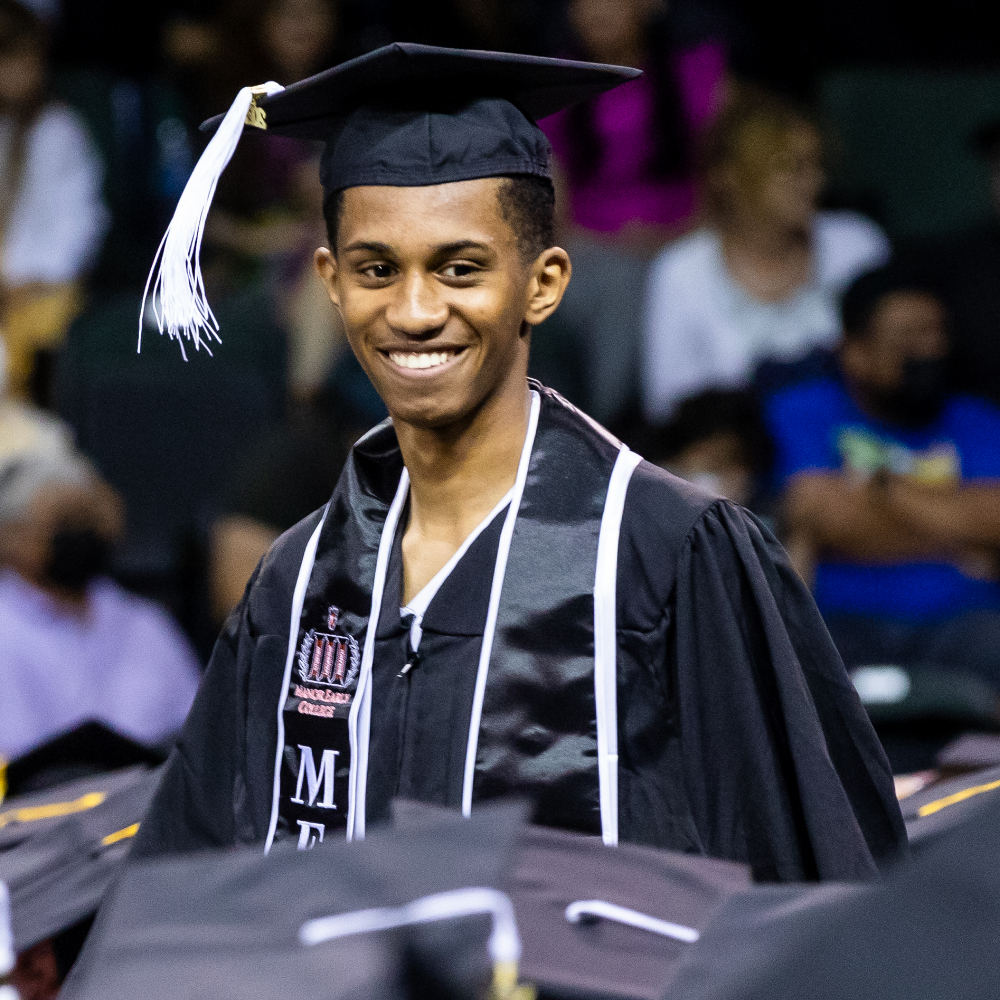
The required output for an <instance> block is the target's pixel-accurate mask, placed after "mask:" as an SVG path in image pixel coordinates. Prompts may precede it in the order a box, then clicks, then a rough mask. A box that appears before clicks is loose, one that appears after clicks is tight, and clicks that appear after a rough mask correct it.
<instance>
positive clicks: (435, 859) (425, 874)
mask: <svg viewBox="0 0 1000 1000" xmlns="http://www.w3.org/2000/svg"><path fill="white" fill-rule="evenodd" d="M524 815H525V812H524V810H523V809H522V808H520V807H517V806H502V805H501V806H488V807H484V808H483V809H480V810H477V811H476V812H475V813H473V815H472V817H471V819H462V818H461V817H458V816H456V814H455V813H453V812H450V811H449V812H445V811H442V810H435V809H428V808H426V807H410V806H407V807H404V808H403V809H402V810H400V811H397V812H396V815H395V819H396V828H395V829H391V830H389V829H384V828H383V829H375V830H373V831H371V832H370V834H369V837H368V838H367V839H366V840H365V841H363V842H360V843H352V844H347V843H341V842H335V843H328V844H319V845H317V846H316V847H315V848H314V849H313V850H311V851H308V852H298V851H295V850H294V849H291V848H290V847H288V846H286V845H279V847H277V848H276V849H275V850H274V851H272V853H271V855H270V856H268V857H265V856H264V855H263V854H262V853H261V852H260V851H259V850H255V851H239V852H229V853H226V854H220V855H216V854H212V855H201V856H186V857H172V858H167V859H162V860H150V861H142V862H137V863H135V864H133V865H130V866H129V869H128V870H127V872H126V874H125V875H124V876H123V877H122V879H121V881H120V882H119V884H118V885H117V886H116V888H115V890H114V892H113V894H112V896H111V898H110V900H109V903H108V905H107V906H106V907H105V909H104V911H102V914H101V918H100V920H99V926H98V928H97V929H95V932H94V935H93V937H92V946H91V947H88V952H86V953H85V955H84V958H83V959H82V960H81V961H82V964H81V966H80V967H79V969H78V972H77V974H76V975H75V977H74V979H73V980H71V982H70V984H69V987H68V988H67V991H65V992H64V995H65V996H67V997H70V998H80V1000H89V998H90V997H92V996H93V997H97V996H98V995H100V996H107V995H112V996H115V995H119V994H121V995H135V994H136V993H137V992H142V994H143V995H144V996H148V997H152V998H154V1000H155V998H156V997H158V996H168V995H169V996H171V997H173V996H192V997H193V996H209V995H211V996H213V998H220V1000H225V998H228V997H230V996H232V997H236V996H244V995H245V994H246V990H247V984H248V983H253V985H254V989H255V990H256V991H257V993H259V994H260V995H268V994H269V992H278V991H279V990H280V991H283V992H284V993H285V994H287V995H293V994H294V995H303V996H305V995H315V993H314V991H315V990H316V983H318V982H323V981H324V977H325V980H326V983H327V986H326V989H327V990H328V992H323V993H322V995H323V996H324V997H335V996H341V995H346V993H341V992H337V990H338V989H339V987H338V986H337V983H338V982H339V981H340V980H339V979H336V978H334V979H333V980H332V981H333V986H332V987H331V986H330V982H331V975H330V973H331V970H336V972H337V976H338V977H339V976H341V975H342V974H344V975H345V976H346V978H345V979H344V980H343V981H344V983H346V984H349V985H350V987H351V990H354V991H356V992H354V993H352V994H351V995H358V996H369V995H371V996H375V995H385V996H405V995H412V996H417V995H427V996H429V995H434V996H441V997H447V996H474V995H476V996H479V995H482V989H483V987H484V986H485V985H486V984H487V983H488V982H489V968H490V956H489V942H490V941H491V939H492V937H493V935H494V934H495V933H497V929H498V928H499V927H500V926H501V921H499V920H498V919H496V918H490V919H486V918H483V917H482V916H481V915H480V916H467V917H466V918H465V919H451V920H440V921H438V920H433V921H431V922H428V923H426V924H423V925H421V926H411V927H403V928H399V929H398V930H396V931H394V932H392V933H363V931H376V930H377V929H378V928H386V929H388V928H390V927H391V926H392V921H393V920H398V921H399V922H405V920H406V919H416V916H417V915H418V914H419V913H421V912H423V913H424V914H425V915H426V913H427V912H429V911H432V910H434V908H435V907H437V910H436V912H437V915H438V916H442V915H445V914H447V913H449V912H451V913H455V914H456V916H457V914H458V913H459V912H460V907H459V908H458V909H452V910H449V909H448V907H449V906H457V905H458V903H460V902H461V900H462V899H463V898H464V899H466V900H467V899H468V897H469V896H470V895H471V896H472V897H473V898H476V894H477V893H484V892H485V893H493V894H495V896H494V898H495V899H500V900H509V901H510V903H512V905H513V917H514V926H515V927H516V931H517V936H518V937H519V939H520V942H521V949H522V951H521V957H520V974H521V979H522V980H524V981H525V982H528V983H530V984H532V985H537V987H538V989H539V991H540V992H541V994H542V995H543V996H560V997H565V998H581V1000H583V998H598V997H601V998H611V997H615V998H622V1000H625V998H650V1000H653V998H657V997H658V996H659V995H660V994H661V992H662V990H663V988H664V986H665V985H666V984H667V983H668V982H669V980H670V977H671V975H672V974H673V970H674V969H675V968H676V967H677V965H678V963H679V961H680V959H681V958H682V956H683V954H684V952H685V950H686V949H687V948H689V947H690V946H691V942H692V941H693V940H695V939H696V938H697V937H698V935H699V933H700V932H701V930H702V929H703V928H704V927H705V926H706V925H708V923H709V921H710V920H711V917H712V915H713V914H714V913H715V912H716V911H717V910H718V909H719V907H720V906H721V905H722V904H723V902H724V901H725V900H726V899H727V898H729V897H730V896H731V895H733V894H734V893H738V892H740V891H743V890H745V889H746V888H747V887H748V886H749V874H748V871H747V869H745V868H744V867H742V866H740V865H735V864H732V863H730V862H724V861H714V860H710V859H705V858H695V857H688V856H683V855H678V854H672V853H667V852H662V851H655V850H652V849H648V848H642V847H635V846H631V845H622V846H619V847H606V846H605V845H603V844H602V843H601V842H600V841H599V840H597V839H596V838H591V837H583V836H580V835H578V834H572V833H566V832H563V831H554V830H547V829H542V828H537V827H528V826H526V825H525V824H524V823H523V818H524ZM463 894H465V896H463ZM506 905H507V904H503V903H501V904H500V909H501V910H503V909H504V907H505V906H506ZM470 912H472V913H474V912H475V910H474V907H473V909H472V910H471V911H470ZM394 914H395V916H393V915H394ZM407 914H409V918H407V916H406V915H407ZM509 915H510V914H508V916H509ZM352 927H353V928H354V929H355V930H356V931H359V932H356V933H349V934H346V935H343V932H344V929H345V928H347V929H351V928H352ZM501 929H502V928H501ZM306 940H310V941H314V942H316V943H314V944H311V945H304V941H306ZM492 958H493V960H496V956H495V955H494V956H492ZM513 982H514V978H513V977H512V976H511V975H509V970H508V977H507V979H506V983H507V985H508V987H511V986H512V985H513ZM160 983H162V984H163V985H162V986H159V985H157V984H160ZM199 983H201V984H202V985H200V986H199V985H198V984H199ZM205 984H207V985H205ZM330 990H332V992H330ZM358 991H360V992H358ZM511 995H516V993H512V994H511ZM521 995H522V996H523V995H524V994H523V993H522V994H521Z"/></svg>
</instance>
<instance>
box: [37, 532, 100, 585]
mask: <svg viewBox="0 0 1000 1000" xmlns="http://www.w3.org/2000/svg"><path fill="white" fill-rule="evenodd" d="M49 552H50V554H49V562H48V565H47V566H46V567H45V579H46V581H47V582H49V583H51V584H54V585H55V586H57V587H63V588H65V589H66V590H77V591H79V590H83V589H84V587H86V585H87V584H88V583H89V582H90V581H91V580H92V579H93V578H94V577H95V576H97V575H99V574H100V573H102V572H104V570H105V569H106V568H107V565H108V561H109V559H110V555H111V546H110V545H109V544H108V541H107V539H105V538H102V537H101V536H100V535H99V534H98V533H97V532H96V531H94V530H93V529H92V528H61V529H60V530H59V531H57V532H56V533H55V534H54V535H53V536H52V541H51V543H50V549H49Z"/></svg>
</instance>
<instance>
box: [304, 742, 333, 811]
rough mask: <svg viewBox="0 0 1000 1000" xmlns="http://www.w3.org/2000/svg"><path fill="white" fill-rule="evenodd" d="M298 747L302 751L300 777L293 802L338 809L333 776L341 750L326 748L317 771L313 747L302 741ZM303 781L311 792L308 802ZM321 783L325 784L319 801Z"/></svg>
mask: <svg viewBox="0 0 1000 1000" xmlns="http://www.w3.org/2000/svg"><path fill="white" fill-rule="evenodd" d="M298 747H299V750H300V751H301V756H300V757H299V777H298V780H297V781H296V783H295V798H293V799H292V802H294V803H296V804H297V805H310V806H316V808H317V809H336V808H337V807H336V806H335V805H334V804H333V776H334V768H335V760H336V757H337V754H338V753H339V751H338V750H324V751H323V756H322V758H321V759H320V762H319V771H318V772H317V770H316V761H315V759H314V758H313V752H312V747H305V746H303V745H302V744H301V743H300V744H299V745H298ZM303 781H304V782H305V784H306V787H307V789H308V792H309V801H308V803H306V802H304V801H303V799H302V784H303ZM320 785H322V786H323V798H322V799H320V801H319V802H317V801H316V799H317V798H318V796H319V788H320Z"/></svg>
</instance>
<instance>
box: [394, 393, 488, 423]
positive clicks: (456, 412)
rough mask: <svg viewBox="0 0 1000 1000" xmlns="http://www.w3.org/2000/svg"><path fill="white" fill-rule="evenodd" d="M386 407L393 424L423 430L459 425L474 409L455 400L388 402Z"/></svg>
mask: <svg viewBox="0 0 1000 1000" xmlns="http://www.w3.org/2000/svg"><path fill="white" fill-rule="evenodd" d="M386 407H387V408H388V410H389V414H390V415H391V416H392V420H393V423H400V422H401V423H406V424H409V425H410V426H411V427H419V428H421V429H422V430H439V429H440V428H442V427H448V426H449V425H450V424H455V423H459V422H461V421H462V420H464V419H465V418H467V417H468V416H469V414H470V413H471V412H472V410H473V409H474V408H473V407H471V406H466V405H462V404H460V403H456V402H455V400H454V399H450V400H447V401H444V400H407V401H405V402H400V401H393V402H391V403H390V402H386Z"/></svg>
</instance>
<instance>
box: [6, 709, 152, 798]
mask: <svg viewBox="0 0 1000 1000" xmlns="http://www.w3.org/2000/svg"><path fill="white" fill-rule="evenodd" d="M166 759H167V755H166V753H164V752H163V750H161V749H160V748H158V747H151V746H148V745H146V744H145V743H139V742H138V741H136V740H134V739H132V738H131V737H130V736H126V735H125V734H124V733H120V732H118V731H117V730H115V729H111V728H110V727H109V726H107V725H105V724H104V723H103V722H100V721H97V720H93V719H92V720H90V721H88V722H82V723H80V724H79V725H78V726H74V727H73V729H69V730H67V731H66V732H64V733H60V734H59V735H58V736H54V737H52V739H50V740H47V741H46V742H45V743H42V744H41V745H40V746H37V747H35V748H34V749H33V750H29V751H28V752H27V753H24V754H22V755H21V756H20V757H15V758H14V759H13V760H12V761H10V762H9V763H8V764H7V767H6V771H5V774H6V781H5V784H6V791H5V793H4V794H5V795H7V796H8V797H10V796H21V795H26V794H29V793H32V792H37V791H41V790H42V789H45V788H50V787H53V786H56V785H64V784H66V783H67V782H70V781H73V780H75V779H77V778H83V777H87V776H92V775H99V774H106V773H108V772H109V771H115V770H118V769H119V768H125V767H134V766H135V765H136V764H145V765H147V766H149V767H155V766H156V765H157V764H162V763H163V762H164V761H165V760H166ZM0 801H2V797H0Z"/></svg>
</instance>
